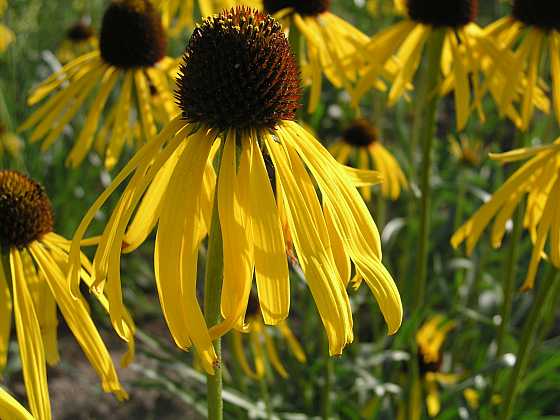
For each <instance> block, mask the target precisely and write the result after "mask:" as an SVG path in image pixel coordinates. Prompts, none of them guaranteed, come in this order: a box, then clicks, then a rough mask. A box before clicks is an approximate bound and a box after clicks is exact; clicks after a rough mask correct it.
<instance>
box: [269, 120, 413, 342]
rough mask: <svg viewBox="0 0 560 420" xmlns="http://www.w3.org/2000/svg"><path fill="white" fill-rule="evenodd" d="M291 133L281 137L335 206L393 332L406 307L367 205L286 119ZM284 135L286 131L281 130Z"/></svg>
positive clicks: (347, 243) (359, 266) (350, 249)
mask: <svg viewBox="0 0 560 420" xmlns="http://www.w3.org/2000/svg"><path fill="white" fill-rule="evenodd" d="M283 124H284V126H283V128H285V129H286V132H287V133H289V134H288V135H285V136H282V138H283V140H284V141H285V142H286V144H287V145H289V146H291V147H293V148H294V149H295V150H296V151H297V153H298V154H299V156H300V157H301V159H302V160H303V161H304V162H305V165H306V166H307V168H308V169H309V171H310V172H311V174H312V175H313V177H314V178H315V180H316V181H317V184H318V185H319V189H320V190H321V192H322V195H323V201H328V202H329V203H330V204H331V205H332V210H333V212H332V216H333V222H334V225H335V227H336V229H337V231H338V233H339V235H340V237H341V238H342V240H343V242H344V247H345V248H346V251H347V252H348V255H350V258H351V259H352V261H353V262H354V264H355V266H356V270H357V272H359V273H360V275H361V276H362V277H363V278H364V280H365V281H366V283H367V284H368V286H369V288H370V289H371V290H372V292H373V294H374V296H375V298H376V300H377V302H378V304H379V306H380V308H381V312H382V313H383V316H384V318H385V321H386V322H387V326H388V330H389V334H394V333H395V332H396V331H397V330H398V328H399V327H400V324H401V322H402V315H403V308H402V303H401V298H400V295H399V291H398V289H397V286H396V285H395V282H394V281H393V279H392V278H391V275H390V274H389V272H388V271H387V269H386V268H385V267H384V266H383V264H382V263H381V240H380V238H379V232H378V231H377V227H376V226H375V222H374V221H373V219H372V217H371V214H370V213H369V210H368V209H367V206H366V205H365V203H364V202H363V200H362V198H361V197H360V194H359V193H358V191H357V190H356V188H355V187H354V186H353V185H351V184H350V182H349V181H348V177H347V176H345V174H344V172H342V171H341V170H340V166H339V165H338V163H337V162H336V161H335V160H334V159H333V157H332V156H331V155H330V154H329V153H328V152H327V150H325V149H324V148H323V146H322V145H321V144H320V143H319V142H318V141H317V139H315V138H314V137H313V136H311V135H310V134H309V133H307V132H306V131H305V130H304V129H302V128H301V127H300V126H299V125H297V124H296V123H292V122H284V123H283ZM278 132H279V133H280V135H281V133H283V130H279V131H278Z"/></svg>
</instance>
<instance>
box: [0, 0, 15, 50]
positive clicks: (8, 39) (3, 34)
mask: <svg viewBox="0 0 560 420" xmlns="http://www.w3.org/2000/svg"><path fill="white" fill-rule="evenodd" d="M7 7H8V2H7V0H0V17H2V16H3V15H4V12H5V11H6V8H7ZM14 39H15V35H14V33H13V32H12V31H11V30H10V28H8V27H7V26H5V25H2V24H1V23H0V53H1V52H4V51H5V50H6V48H8V45H10V44H11V43H12V42H13V41H14Z"/></svg>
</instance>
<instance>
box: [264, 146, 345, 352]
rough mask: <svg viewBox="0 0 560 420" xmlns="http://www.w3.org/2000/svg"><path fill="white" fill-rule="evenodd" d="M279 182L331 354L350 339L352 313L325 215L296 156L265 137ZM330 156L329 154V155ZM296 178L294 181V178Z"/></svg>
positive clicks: (298, 251)
mask: <svg viewBox="0 0 560 420" xmlns="http://www.w3.org/2000/svg"><path fill="white" fill-rule="evenodd" d="M266 146H267V149H268V150H269V152H270V154H271V157H272V160H273V162H274V167H275V168H276V170H277V174H278V175H277V176H278V180H279V184H280V186H281V187H282V191H283V196H284V197H285V200H283V202H284V203H285V206H286V214H287V219H288V224H289V227H290V233H291V235H292V238H293V242H294V246H295V249H296V252H297V255H298V260H299V263H300V265H301V267H302V270H303V272H304V274H305V278H306V280H307V282H308V284H309V288H310V290H311V293H312V294H313V298H314V300H315V303H316V305H317V308H318V310H319V314H320V315H321V320H322V321H323V325H324V326H325V330H326V333H327V336H328V339H329V351H330V353H331V355H335V354H340V353H341V352H342V349H343V348H344V347H345V345H346V344H347V343H350V342H352V340H353V332H352V314H351V312H350V304H349V300H348V295H347V294H346V290H345V289H344V284H343V282H342V280H341V278H340V276H339V274H338V270H337V268H336V264H335V262H334V259H333V256H332V251H331V249H330V243H329V242H330V241H329V238H328V231H327V227H326V224H325V219H324V217H323V215H322V211H321V205H320V204H319V200H318V198H317V194H316V192H315V190H314V187H313V184H312V183H311V179H310V178H309V175H308V174H307V173H306V171H305V168H304V167H303V164H302V163H301V161H300V160H299V157H297V156H296V155H295V153H293V152H292V154H293V156H292V155H288V153H289V149H287V150H285V149H284V148H283V147H282V146H281V145H279V144H277V143H276V142H275V141H274V140H273V139H271V138H266ZM329 156H330V155H329ZM296 179H297V181H296Z"/></svg>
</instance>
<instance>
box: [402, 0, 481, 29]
mask: <svg viewBox="0 0 560 420" xmlns="http://www.w3.org/2000/svg"><path fill="white" fill-rule="evenodd" d="M406 8H407V12H408V17H409V18H410V19H412V20H414V21H416V22H420V23H423V24H425V25H431V26H434V27H438V26H447V27H452V28H455V27H462V26H465V25H467V24H468V23H470V22H473V21H474V19H475V18H476V15H477V12H478V0H406Z"/></svg>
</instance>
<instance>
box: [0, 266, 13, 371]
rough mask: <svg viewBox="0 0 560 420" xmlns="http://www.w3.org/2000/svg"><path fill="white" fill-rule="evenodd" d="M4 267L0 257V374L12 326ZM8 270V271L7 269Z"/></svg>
mask: <svg viewBox="0 0 560 420" xmlns="http://www.w3.org/2000/svg"><path fill="white" fill-rule="evenodd" d="M5 269H8V270H9V267H6V268H4V267H3V264H2V258H0V375H1V374H2V371H3V370H4V367H5V366H6V362H7V360H8V346H9V344H10V331H11V327H12V296H11V294H10V288H9V286H8V280H7V279H6V276H5V274H4V273H6V271H4V270H5ZM7 272H9V271H7Z"/></svg>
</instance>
